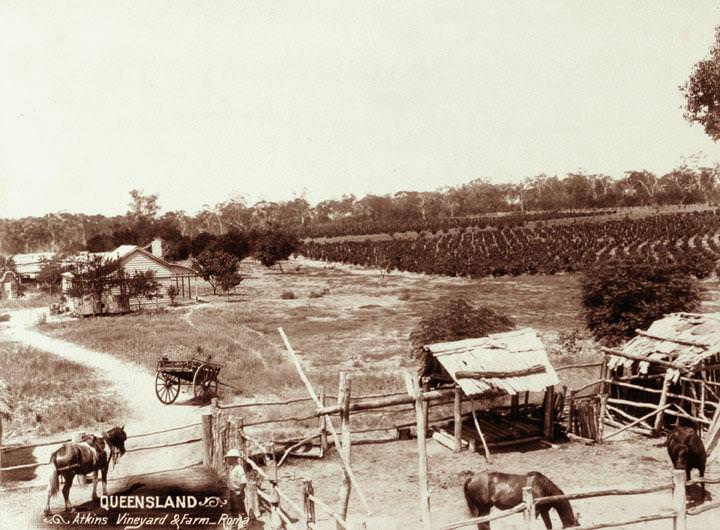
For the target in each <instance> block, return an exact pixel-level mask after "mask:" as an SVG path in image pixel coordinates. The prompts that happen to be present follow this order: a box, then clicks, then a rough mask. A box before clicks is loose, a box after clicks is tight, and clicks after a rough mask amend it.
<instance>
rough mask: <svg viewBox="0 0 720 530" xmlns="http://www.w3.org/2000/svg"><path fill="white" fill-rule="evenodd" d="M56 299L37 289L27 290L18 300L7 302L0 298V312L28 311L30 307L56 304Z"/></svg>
mask: <svg viewBox="0 0 720 530" xmlns="http://www.w3.org/2000/svg"><path fill="white" fill-rule="evenodd" d="M57 300H58V297H57V295H56V296H50V295H49V294H47V293H44V292H42V291H40V290H37V289H27V290H26V291H25V294H24V295H23V296H21V297H20V298H15V299H13V300H8V299H7V298H0V312H3V311H12V310H14V309H28V308H30V307H47V306H49V305H50V304H51V303H53V302H57Z"/></svg>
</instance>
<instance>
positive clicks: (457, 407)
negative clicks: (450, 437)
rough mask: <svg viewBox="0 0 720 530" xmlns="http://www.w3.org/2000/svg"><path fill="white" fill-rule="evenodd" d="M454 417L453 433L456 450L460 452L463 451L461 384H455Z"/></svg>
mask: <svg viewBox="0 0 720 530" xmlns="http://www.w3.org/2000/svg"><path fill="white" fill-rule="evenodd" d="M453 417H454V419H455V425H454V429H453V434H454V438H455V447H454V451H455V452H456V453H459V452H460V451H462V390H460V386H459V385H455V401H454V402H453Z"/></svg>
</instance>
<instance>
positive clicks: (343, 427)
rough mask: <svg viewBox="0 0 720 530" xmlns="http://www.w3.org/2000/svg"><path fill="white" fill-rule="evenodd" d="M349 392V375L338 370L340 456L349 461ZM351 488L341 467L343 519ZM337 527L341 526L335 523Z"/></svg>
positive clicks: (339, 509) (348, 478)
mask: <svg viewBox="0 0 720 530" xmlns="http://www.w3.org/2000/svg"><path fill="white" fill-rule="evenodd" d="M350 393H351V381H350V376H349V375H348V374H347V373H345V372H340V382H339V385H338V405H340V406H341V407H342V409H341V410H340V438H341V442H342V443H341V450H342V452H343V454H342V457H344V459H345V461H346V462H348V464H349V463H350V445H351V443H352V439H351V438H350ZM351 490H352V482H350V476H349V475H348V473H347V471H346V470H344V469H343V476H342V483H341V485H340V499H339V501H338V514H339V515H340V518H341V519H342V520H343V521H344V520H345V519H347V512H348V506H349V505H350V492H351ZM337 528H338V530H340V529H341V528H342V527H341V526H340V524H339V523H337Z"/></svg>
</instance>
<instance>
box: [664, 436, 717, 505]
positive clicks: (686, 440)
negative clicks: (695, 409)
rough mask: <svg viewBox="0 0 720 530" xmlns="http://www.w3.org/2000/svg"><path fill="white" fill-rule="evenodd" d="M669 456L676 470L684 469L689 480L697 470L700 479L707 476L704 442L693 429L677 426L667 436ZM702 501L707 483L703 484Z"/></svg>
mask: <svg viewBox="0 0 720 530" xmlns="http://www.w3.org/2000/svg"><path fill="white" fill-rule="evenodd" d="M666 445H667V450H668V454H669V455H670V460H672V463H673V467H674V468H675V469H684V470H685V475H686V476H687V479H688V480H690V471H692V470H693V469H697V470H698V471H700V477H704V476H705V461H706V460H707V454H706V453H705V446H704V445H703V441H702V439H701V438H700V436H698V434H697V432H695V429H693V428H692V427H682V426H680V425H676V426H675V428H674V429H673V430H672V431H670V432H669V433H668V435H667V440H666ZM700 486H701V490H702V500H703V501H704V500H705V483H704V482H703V483H701V484H700Z"/></svg>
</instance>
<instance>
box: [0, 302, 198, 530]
mask: <svg viewBox="0 0 720 530" xmlns="http://www.w3.org/2000/svg"><path fill="white" fill-rule="evenodd" d="M43 312H44V310H43V309H26V310H19V311H14V312H12V313H11V318H10V321H9V322H7V323H5V324H4V325H3V327H2V329H0V336H2V337H3V338H6V339H8V340H11V341H16V342H19V343H21V344H23V345H27V346H31V347H33V348H37V349H39V350H42V351H45V352H48V353H52V354H54V355H57V356H59V357H62V358H64V359H67V360H68V361H72V362H75V363H78V364H82V365H84V366H87V367H89V368H92V369H94V370H95V371H97V373H98V375H99V376H100V377H101V378H102V379H103V380H105V381H107V384H108V385H109V386H110V387H111V388H110V389H111V390H114V391H115V392H116V393H117V395H118V396H120V397H121V398H122V399H123V400H124V401H125V403H124V410H126V411H127V414H126V416H125V418H124V425H125V431H126V432H127V433H128V435H129V437H130V439H129V440H128V442H127V444H126V447H127V449H128V451H129V452H128V454H126V455H125V456H124V457H122V458H121V459H120V461H119V462H118V464H117V467H115V468H113V469H112V470H111V472H110V483H109V489H110V492H111V493H112V492H113V491H119V490H120V489H124V488H127V487H128V485H129V484H130V482H131V481H133V480H138V475H141V474H144V473H148V472H150V473H152V472H156V471H159V470H163V469H175V468H179V467H184V466H187V465H189V464H193V463H197V462H198V461H199V460H200V459H201V452H200V451H201V449H200V444H199V443H190V444H185V445H178V446H174V447H169V448H163V449H157V450H138V451H133V449H138V448H142V447H147V446H151V445H162V444H168V443H173V442H181V441H185V440H190V439H195V438H199V437H200V429H199V427H197V426H193V427H190V428H187V429H182V430H177V431H172V432H168V433H161V434H156V435H151V436H144V437H141V438H134V435H138V434H141V433H148V432H156V431H161V430H165V429H169V428H173V427H178V426H183V425H189V424H195V423H199V422H200V417H201V414H202V413H203V412H204V410H205V407H200V406H197V405H195V404H192V403H189V402H188V399H189V397H190V396H189V395H187V394H181V395H180V397H179V398H178V401H176V403H175V404H173V405H163V404H162V403H160V401H159V400H158V399H157V397H156V396H155V374H154V373H151V372H149V371H148V370H147V369H145V368H143V367H141V366H138V365H135V364H133V363H128V362H124V361H121V360H118V359H117V358H115V357H113V356H112V355H108V354H106V353H102V352H98V351H93V350H90V349H87V348H84V347H82V346H78V345H76V344H72V343H69V342H66V341H63V340H59V339H54V338H52V337H48V336H46V335H43V334H42V333H40V332H38V331H36V330H35V329H33V327H34V326H35V324H36V323H37V322H38V320H39V319H41V318H42V314H43ZM108 427H110V426H109V425H98V426H97V429H98V430H100V429H103V428H108ZM74 434H76V433H73V432H68V433H64V434H63V433H58V434H56V435H54V436H52V438H51V439H53V440H57V439H63V438H71V437H72V436H73V435H74ZM56 448H57V447H56V446H48V447H38V448H35V449H34V452H33V455H32V458H33V459H34V460H36V461H37V462H38V463H45V462H48V461H49V457H50V454H51V453H52V451H54V450H55V449H56ZM49 471H50V468H49V466H41V467H39V468H38V469H37V472H36V476H35V477H34V478H33V479H32V480H31V481H30V483H31V484H32V485H42V484H47V481H48V477H49ZM188 473H191V472H188ZM121 477H130V478H129V479H121V480H119V479H120V478H121ZM90 492H91V488H89V487H82V486H79V487H74V488H73V490H72V492H71V500H72V502H73V503H74V504H80V503H83V502H86V501H87V500H89V498H90ZM2 497H3V499H2V507H1V508H0V510H1V511H2V513H3V516H5V517H11V518H12V519H13V521H14V522H15V525H16V526H13V528H15V527H17V528H35V527H36V525H37V523H38V517H39V514H40V512H41V510H42V507H43V505H44V502H45V494H44V491H43V490H42V489H39V488H33V489H32V490H31V492H29V493H28V492H25V493H16V494H3V496H2ZM61 506H62V500H61V497H60V496H58V497H56V498H55V499H54V502H53V507H54V509H55V511H57V510H59V508H60V507H61Z"/></svg>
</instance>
